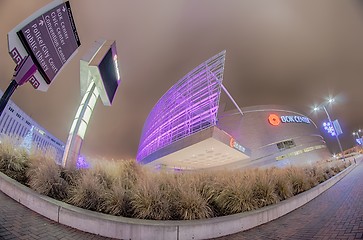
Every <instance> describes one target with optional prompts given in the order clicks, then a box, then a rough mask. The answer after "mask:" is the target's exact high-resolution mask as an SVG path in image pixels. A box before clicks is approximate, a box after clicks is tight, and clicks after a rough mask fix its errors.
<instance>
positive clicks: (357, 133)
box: [353, 129, 362, 145]
mask: <svg viewBox="0 0 363 240" xmlns="http://www.w3.org/2000/svg"><path fill="white" fill-rule="evenodd" d="M361 132H362V130H361V129H358V130H357V131H355V132H353V136H355V135H357V137H358V139H361V137H360V135H359V133H361ZM358 145H361V144H360V143H359V142H358Z"/></svg>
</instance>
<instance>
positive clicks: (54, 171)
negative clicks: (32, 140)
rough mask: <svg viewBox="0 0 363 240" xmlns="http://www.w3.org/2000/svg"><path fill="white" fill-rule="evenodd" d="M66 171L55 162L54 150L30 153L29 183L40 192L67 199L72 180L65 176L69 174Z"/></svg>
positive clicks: (27, 174) (58, 198)
mask: <svg viewBox="0 0 363 240" xmlns="http://www.w3.org/2000/svg"><path fill="white" fill-rule="evenodd" d="M65 173H66V172H64V171H62V168H61V167H60V166H58V165H57V164H56V163H55V161H54V152H46V154H44V153H43V152H41V151H35V152H33V153H31V154H30V155H29V168H28V170H27V172H26V176H27V178H28V185H29V187H30V188H31V189H33V190H34V191H36V192H38V193H40V194H43V195H46V196H49V197H52V198H54V199H57V200H64V199H66V198H67V197H68V193H69V189H70V186H71V183H72V181H70V180H68V179H67V178H66V179H65V178H63V177H65V176H69V174H65ZM67 180H68V181H67Z"/></svg>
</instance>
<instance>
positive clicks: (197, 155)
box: [136, 51, 330, 170]
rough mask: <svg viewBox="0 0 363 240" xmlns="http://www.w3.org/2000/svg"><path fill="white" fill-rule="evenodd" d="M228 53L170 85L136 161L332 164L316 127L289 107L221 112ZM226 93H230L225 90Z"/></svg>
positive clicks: (177, 166)
mask: <svg viewBox="0 0 363 240" xmlns="http://www.w3.org/2000/svg"><path fill="white" fill-rule="evenodd" d="M224 63H225V51H223V52H221V53H219V54H217V55H216V56H214V57H212V58H210V59H208V60H207V61H205V62H204V63H202V64H201V65H199V66H198V67H196V68H195V69H193V70H192V71H191V72H189V73H188V74H187V75H185V76H184V77H183V78H182V79H180V80H179V81H178V82H177V83H176V84H175V85H174V86H172V87H171V88H170V89H169V90H168V91H167V92H166V93H165V94H164V95H163V96H162V97H161V98H160V99H159V101H158V102H157V103H156V105H155V106H154V108H153V109H152V110H151V112H150V113H149V116H148V117H147V119H146V121H145V124H144V128H143V131H142V135H141V138H140V143H139V148H138V152H137V156H136V159H137V161H138V162H139V163H141V164H146V165H149V166H151V167H155V168H164V169H170V170H173V169H174V170H193V169H206V168H227V167H228V168H233V169H236V168H244V167H267V166H286V165H298V164H308V163H312V162H316V161H319V160H322V159H328V158H329V157H330V152H329V151H328V150H327V147H326V144H325V141H324V139H323V137H322V136H321V135H320V134H319V130H318V128H317V127H316V125H315V123H314V122H313V121H312V120H311V119H310V118H308V117H306V116H304V115H303V114H301V113H299V112H297V111H295V110H293V109H291V108H289V107H285V106H273V105H266V106H256V107H250V108H244V109H242V112H243V116H242V114H241V112H240V111H237V109H236V110H232V111H227V112H222V111H221V110H220V109H219V100H220V94H221V90H222V88H223V90H225V88H224V87H223V85H222V81H223V70H224ZM225 91H226V90H225Z"/></svg>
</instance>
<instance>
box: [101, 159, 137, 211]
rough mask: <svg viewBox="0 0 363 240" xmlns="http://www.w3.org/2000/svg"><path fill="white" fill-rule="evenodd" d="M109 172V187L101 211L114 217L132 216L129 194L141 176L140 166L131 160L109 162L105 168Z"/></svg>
mask: <svg viewBox="0 0 363 240" xmlns="http://www.w3.org/2000/svg"><path fill="white" fill-rule="evenodd" d="M106 168H107V170H110V171H111V172H110V176H111V179H110V180H111V181H112V182H111V185H110V186H109V188H107V189H105V194H104V196H103V197H104V202H103V203H102V204H101V205H102V207H101V208H102V210H103V211H104V212H105V213H108V214H112V215H116V216H125V217H131V216H132V211H131V210H132V208H131V203H130V202H131V192H132V190H133V189H134V187H135V184H136V181H137V180H138V179H139V177H138V176H139V175H141V171H142V170H141V166H140V165H138V164H137V163H136V162H135V161H133V160H125V161H120V162H111V163H108V164H107V166H106Z"/></svg>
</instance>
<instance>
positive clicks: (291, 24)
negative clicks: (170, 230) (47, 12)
mask: <svg viewBox="0 0 363 240" xmlns="http://www.w3.org/2000/svg"><path fill="white" fill-rule="evenodd" d="M49 2H51V1H49V0H26V1H24V0H0V59H1V61H0V77H1V79H0V88H1V89H2V90H3V91H4V90H5V89H6V87H7V86H8V84H9V82H10V79H11V76H12V74H13V70H14V67H15V63H14V62H13V61H12V60H11V58H10V56H9V54H8V47H7V33H8V32H9V31H10V30H11V29H12V28H13V27H15V26H16V25H17V24H19V23H20V22H21V21H23V20H24V19H25V18H27V17H28V16H29V15H31V14H32V13H33V12H34V11H36V10H37V9H39V8H40V7H42V6H44V5H46V4H47V3H49ZM70 3H71V7H72V12H73V15H74V18H75V23H76V26H77V30H78V33H79V36H80V40H81V43H82V45H81V47H80V48H79V52H78V53H77V55H76V56H75V57H74V58H73V59H72V60H71V62H70V63H69V64H68V65H66V66H65V67H64V69H63V70H62V72H61V73H60V74H59V76H58V77H57V78H56V79H55V81H54V82H53V83H52V86H51V87H50V88H49V90H48V92H45V93H44V92H39V91H35V90H34V89H33V87H32V86H31V85H30V84H26V85H24V86H22V87H19V88H18V89H17V90H16V92H15V93H14V95H13V96H12V100H13V101H14V102H15V103H16V104H17V105H18V106H19V107H20V108H21V109H23V110H24V111H25V112H26V113H27V114H29V115H30V116H31V117H32V118H33V119H34V120H35V121H37V122H38V123H39V124H40V125H41V126H43V127H44V128H45V129H47V130H48V131H49V132H50V133H52V134H53V135H54V136H56V137H57V138H59V139H60V140H62V141H64V142H65V141H66V140H67V137H68V132H69V129H70V126H71V123H72V120H73V117H74V115H75V112H76V111H77V108H78V105H79V103H80V101H81V95H80V83H79V60H80V58H82V57H83V55H84V54H85V53H86V52H88V51H89V48H90V47H91V46H92V44H93V42H94V41H95V40H97V39H100V38H101V39H114V40H116V44H117V50H118V57H119V63H120V68H121V77H122V82H121V84H120V86H119V89H118V92H117V93H116V97H115V99H114V103H113V106H111V107H105V106H103V105H102V102H101V101H100V100H98V102H97V104H96V107H95V110H94V112H93V116H92V118H91V121H90V124H89V128H88V130H87V133H86V136H85V140H84V142H83V148H82V152H83V153H84V154H86V155H88V156H104V157H107V158H114V159H123V158H130V157H131V158H134V157H135V155H136V151H137V146H138V143H139V138H140V134H141V130H142V127H143V124H144V121H145V119H146V117H147V115H148V113H149V111H150V110H151V109H152V107H153V105H154V104H155V103H156V102H157V100H158V99H159V98H160V97H161V96H162V95H163V94H164V93H165V92H166V91H167V90H168V89H169V88H170V87H171V86H172V85H173V84H175V83H176V82H177V81H178V80H179V79H180V78H182V77H183V76H184V75H185V74H187V73H188V72H189V71H190V70H192V69H193V68H194V67H196V66H197V65H199V64H200V63H201V62H203V61H205V60H207V59H208V58H210V57H212V56H213V55H215V54H217V53H218V52H220V51H222V50H224V49H226V50H227V55H226V65H225V72H224V85H225V86H226V88H227V89H228V90H229V92H230V93H231V94H232V96H233V97H234V98H235V100H236V101H237V103H238V104H239V106H240V107H247V106H254V105H261V104H279V105H288V106H293V107H296V108H297V109H300V110H301V112H303V113H306V114H310V107H311V106H312V105H314V104H317V103H321V102H323V101H324V97H328V96H333V97H336V103H335V104H334V106H333V107H332V108H329V111H330V114H331V115H332V118H333V119H336V118H338V119H339V122H340V124H341V125H342V129H343V132H344V134H343V136H342V137H341V139H342V143H343V148H350V147H352V146H353V144H354V140H353V137H352V131H354V130H356V129H358V128H363V111H362V103H363V97H362V96H363V2H362V1H358V0H345V1H341V0H322V1H313V0H308V1H306V0H305V1H304V0H300V1H289V0H275V1H271V0H244V1H242V0H219V1H217V0H199V1H192V0H173V1H170V0H155V1H147V0H142V1H133V0H104V1H99V0H71V1H70ZM225 99H227V98H225V97H224V98H223V100H225ZM228 104H229V105H230V107H232V105H231V103H228ZM309 117H311V118H312V119H313V120H314V121H315V122H316V123H317V124H318V125H321V123H322V121H323V120H325V119H326V116H325V114H324V113H323V112H320V113H319V114H317V115H314V114H311V115H309ZM323 136H324V137H326V139H327V140H328V143H329V147H330V149H331V150H332V151H335V149H337V144H336V143H335V142H334V141H331V140H329V139H328V138H329V137H328V136H327V135H325V134H323Z"/></svg>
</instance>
